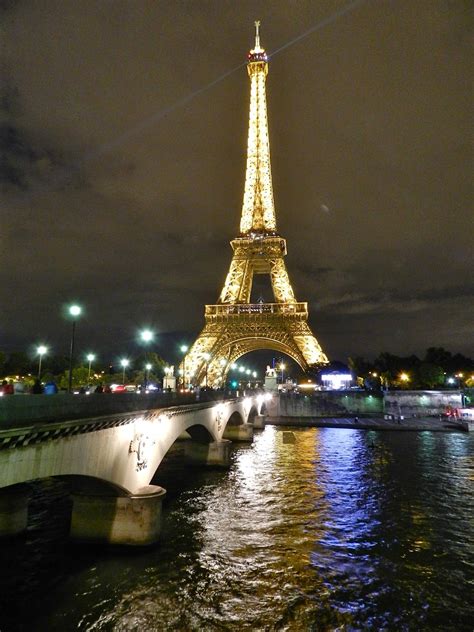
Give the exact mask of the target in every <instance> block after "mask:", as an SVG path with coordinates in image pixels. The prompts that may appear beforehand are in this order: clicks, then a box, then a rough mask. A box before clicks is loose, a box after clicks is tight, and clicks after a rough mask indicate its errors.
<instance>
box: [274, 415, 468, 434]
mask: <svg viewBox="0 0 474 632" xmlns="http://www.w3.org/2000/svg"><path fill="white" fill-rule="evenodd" d="M265 423H266V424H268V425H271V426H294V427H298V428H308V427H311V428H359V429H361V430H411V431H419V430H429V431H431V432H465V431H464V430H463V428H462V427H461V426H460V425H459V424H456V423H453V422H451V421H449V420H447V419H446V418H441V419H439V418H438V417H415V418H410V419H401V420H400V422H398V421H396V420H393V419H384V418H382V417H370V418H369V417H362V418H360V417H359V418H357V417H321V418H311V417H267V418H266V419H265Z"/></svg>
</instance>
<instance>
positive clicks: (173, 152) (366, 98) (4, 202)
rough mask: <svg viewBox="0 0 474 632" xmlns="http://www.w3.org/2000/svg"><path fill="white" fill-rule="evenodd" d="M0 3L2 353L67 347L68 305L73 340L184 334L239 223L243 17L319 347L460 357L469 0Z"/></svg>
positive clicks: (471, 280) (194, 326) (471, 322)
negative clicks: (262, 57) (260, 59)
mask: <svg viewBox="0 0 474 632" xmlns="http://www.w3.org/2000/svg"><path fill="white" fill-rule="evenodd" d="M348 5H350V8H349V10H348V11H347V12H345V13H344V7H347V6H348ZM0 6H1V7H2V8H1V9H0V16H1V21H2V24H3V26H2V29H3V33H2V35H1V38H2V40H3V51H2V58H3V64H2V70H1V72H2V75H3V78H4V81H3V82H2V88H3V93H2V137H1V150H2V154H3V156H4V158H6V160H5V161H2V163H3V167H5V168H3V167H2V178H3V179H4V182H3V185H4V189H3V194H2V198H1V206H2V225H1V261H0V275H1V279H0V288H1V290H0V299H1V303H0V310H1V312H0V318H1V322H0V324H1V332H0V350H4V351H9V350H26V349H27V348H29V346H30V345H32V344H35V343H39V342H46V343H47V344H49V345H50V346H51V348H52V351H54V352H57V353H67V349H68V347H67V345H68V340H69V325H68V323H67V322H66V320H65V318H64V317H63V315H62V308H63V306H64V305H65V304H67V303H69V302H70V301H73V300H75V301H79V302H80V303H81V304H82V305H84V307H85V310H86V313H85V315H84V317H83V318H82V319H81V321H80V323H78V327H77V336H78V347H79V349H80V350H85V349H86V348H87V350H89V349H90V350H99V351H100V352H101V353H102V354H104V355H105V354H109V355H110V356H113V355H114V354H115V355H116V354H120V353H122V352H123V350H126V349H130V348H133V345H134V341H135V337H136V334H137V331H138V330H139V329H141V328H142V327H144V326H150V327H152V328H153V329H154V330H155V331H156V333H157V350H158V351H160V344H161V341H163V344H165V343H164V341H165V340H167V339H169V337H170V334H171V333H173V332H175V337H176V340H178V339H179V340H180V341H181V340H183V341H184V340H186V341H187V342H192V340H193V337H194V336H195V335H197V333H198V332H199V331H200V329H201V327H202V326H203V324H204V304H206V303H215V302H216V301H217V298H218V296H219V293H220V290H221V288H222V285H223V282H224V279H225V276H226V274H227V271H228V267H229V264H230V261H231V256H232V251H231V248H230V246H229V241H230V240H231V239H232V238H233V237H235V236H236V235H237V233H238V230H239V222H240V211H241V205H242V196H243V185H244V171H245V156H246V142H247V125H248V98H249V81H248V77H247V72H246V69H245V60H246V54H247V52H248V50H249V48H251V47H252V45H253V37H254V36H253V33H254V27H253V22H254V20H255V19H260V20H261V43H262V45H263V46H264V47H265V49H266V50H267V53H268V54H269V56H270V69H269V75H268V80H267V96H268V109H269V126H270V145H271V152H272V168H273V184H274V194H275V206H276V213H277V222H278V230H279V232H280V234H281V235H282V236H283V237H285V238H286V239H287V245H288V256H287V258H286V263H287V267H288V271H289V274H290V279H291V281H292V284H293V287H294V290H295V293H296V297H297V299H298V300H300V301H308V304H309V309H310V324H311V326H312V328H313V331H314V333H315V335H316V337H317V338H318V340H319V342H320V343H321V345H322V347H323V350H324V351H325V352H326V353H327V355H328V356H329V357H330V358H331V359H340V360H345V359H346V358H347V356H348V355H353V354H361V355H364V356H368V357H373V356H375V355H377V354H378V353H379V352H381V351H391V352H393V353H397V354H401V355H408V354H410V353H419V354H421V353H423V351H424V349H426V348H427V347H428V346H444V347H446V348H448V349H449V350H451V351H453V352H461V353H464V354H466V355H471V356H473V355H474V333H473V332H474V276H473V272H472V270H473V260H474V237H473V235H474V230H473V220H472V217H473V214H472V207H471V204H472V189H471V176H472V167H473V159H472V158H473V156H472V143H471V141H472V135H471V131H472V129H471V120H470V116H471V113H472V107H471V106H472V102H471V98H472V83H471V77H472V66H471V61H470V60H471V52H472V39H471V34H472V30H471V27H472V15H471V13H470V12H471V7H472V5H471V2H470V1H468V0H465V1H463V0H393V1H389V0H386V1H385V0H378V1H377V0H372V1H371V0H367V1H366V2H363V1H360V2H354V3H352V4H351V3H349V2H343V1H342V0H318V1H317V2H316V1H315V0H308V1H304V0H298V1H295V2H289V1H288V0H271V1H259V2H258V3H256V2H250V1H247V0H239V1H238V2H236V1H235V0H207V1H206V0H202V1H198V0H194V1H191V0H189V1H178V0H172V1H171V0H150V1H145V0H135V1H131V0H123V1H121V0H95V1H92V0H80V1H77V0H58V1H53V0H44V1H43V2H31V1H27V0H23V1H22V0H19V1H18V2H15V1H14V0H10V1H8V0H7V1H5V0H4V1H3V2H2V3H1V5H0ZM341 10H342V14H341V15H340V16H339V17H336V14H337V13H338V12H340V11H341ZM328 18H331V19H330V20H328V23H325V21H326V20H327V19H328ZM318 25H319V26H318ZM308 32H309V33H308ZM305 33H308V34H307V35H306V36H304V37H301V38H300V39H299V40H297V38H298V37H300V36H302V35H304V34H305ZM295 40H297V41H295ZM280 49H281V50H280ZM274 51H276V53H275V54H274V55H273V56H272V52H274ZM264 298H265V299H266V300H267V301H270V300H271V298H272V297H271V296H269V295H268V296H265V297H264Z"/></svg>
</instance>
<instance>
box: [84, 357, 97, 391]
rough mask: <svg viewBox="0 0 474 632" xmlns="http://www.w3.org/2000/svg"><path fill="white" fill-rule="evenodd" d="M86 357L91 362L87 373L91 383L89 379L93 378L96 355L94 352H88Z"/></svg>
mask: <svg viewBox="0 0 474 632" xmlns="http://www.w3.org/2000/svg"><path fill="white" fill-rule="evenodd" d="M86 358H87V360H88V362H89V372H88V373H87V383H88V384H89V380H90V379H91V364H92V362H93V361H94V360H95V355H94V354H93V353H88V354H87V356H86Z"/></svg>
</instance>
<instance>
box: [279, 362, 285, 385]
mask: <svg viewBox="0 0 474 632" xmlns="http://www.w3.org/2000/svg"><path fill="white" fill-rule="evenodd" d="M285 368H286V367H285V364H284V363H283V362H281V363H280V370H281V383H282V384H284V375H285Z"/></svg>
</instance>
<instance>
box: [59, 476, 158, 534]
mask: <svg viewBox="0 0 474 632" xmlns="http://www.w3.org/2000/svg"><path fill="white" fill-rule="evenodd" d="M165 495H166V490H165V489H163V488H162V487H158V486H156V485H147V486H146V487H143V488H142V489H140V491H139V492H138V493H137V494H133V495H132V494H131V495H130V496H105V495H86V494H79V493H77V494H73V497H72V498H73V507H72V516H71V538H72V539H74V540H80V541H83V542H84V541H86V542H103V543H106V544H119V545H128V546H146V545H149V544H155V543H156V542H157V541H158V539H159V536H160V532H161V522H162V508H161V505H162V501H163V498H164V497H165Z"/></svg>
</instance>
